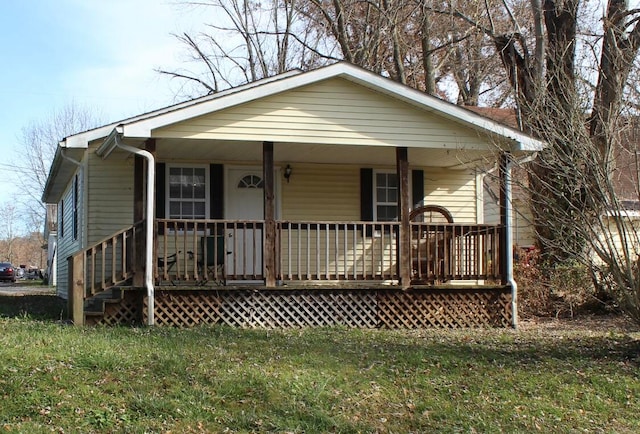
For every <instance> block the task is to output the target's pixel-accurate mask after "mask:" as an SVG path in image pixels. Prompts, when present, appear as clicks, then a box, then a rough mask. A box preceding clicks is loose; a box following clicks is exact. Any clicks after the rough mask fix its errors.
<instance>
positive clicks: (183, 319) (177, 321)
mask: <svg viewBox="0 0 640 434" xmlns="http://www.w3.org/2000/svg"><path fill="white" fill-rule="evenodd" d="M147 301H148V298H147V297H144V303H143V309H142V310H143V312H142V313H143V321H144V322H145V323H146V321H147V312H148V309H147V306H148V304H147ZM219 310H220V300H219V298H218V297H217V296H216V292H215V291H174V292H172V291H161V292H157V293H156V297H155V303H154V316H155V318H154V319H155V323H156V325H168V326H179V327H189V326H194V325H196V324H215V323H218V322H219V321H220V314H219Z"/></svg>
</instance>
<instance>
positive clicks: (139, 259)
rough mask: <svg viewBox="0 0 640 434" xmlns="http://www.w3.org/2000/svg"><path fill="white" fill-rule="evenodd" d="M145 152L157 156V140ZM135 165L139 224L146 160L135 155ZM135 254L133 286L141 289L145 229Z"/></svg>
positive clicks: (148, 143) (150, 221) (150, 220)
mask: <svg viewBox="0 0 640 434" xmlns="http://www.w3.org/2000/svg"><path fill="white" fill-rule="evenodd" d="M145 150H147V151H149V152H151V153H152V154H155V151H156V140H155V139H148V140H147V141H146V143H145ZM133 158H134V165H133V222H134V223H138V222H139V221H142V220H144V218H145V215H144V210H145V208H146V207H145V199H146V200H148V199H149V198H145V194H144V192H145V184H146V177H145V162H144V158H143V157H141V156H139V155H134V157H133ZM147 224H153V216H149V218H148V220H147ZM134 243H135V246H134V250H133V251H134V253H133V286H134V287H137V288H141V287H143V286H144V263H145V248H146V247H145V237H144V228H142V231H141V232H140V233H138V234H135V235H134Z"/></svg>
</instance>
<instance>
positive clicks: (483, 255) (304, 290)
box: [69, 142, 514, 327]
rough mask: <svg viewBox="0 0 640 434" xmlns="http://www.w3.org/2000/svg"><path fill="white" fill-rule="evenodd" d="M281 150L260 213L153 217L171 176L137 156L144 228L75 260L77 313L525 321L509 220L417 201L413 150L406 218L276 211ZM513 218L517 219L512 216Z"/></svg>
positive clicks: (164, 318)
mask: <svg viewBox="0 0 640 434" xmlns="http://www.w3.org/2000/svg"><path fill="white" fill-rule="evenodd" d="M273 147H274V145H273V144H272V143H269V142H266V143H263V144H262V148H263V165H262V172H261V173H260V178H261V180H260V182H261V184H260V186H259V188H256V190H257V191H258V192H259V193H260V204H261V207H262V209H263V210H264V215H263V216H260V217H263V218H260V219H237V218H236V219H225V218H215V219H185V218H158V217H156V218H154V219H153V220H148V219H146V218H145V217H146V215H147V214H146V213H148V212H149V210H150V209H157V206H153V207H152V206H150V204H149V202H148V201H147V200H146V198H147V197H152V198H155V197H157V194H152V193H150V192H149V188H148V187H149V185H153V186H154V187H155V188H156V189H157V188H158V185H159V184H158V181H156V182H155V183H152V184H149V182H150V181H149V177H148V168H149V167H157V166H158V165H157V164H156V165H154V166H151V165H149V163H147V164H146V165H145V164H144V161H143V159H142V158H139V157H136V158H135V160H136V161H135V165H134V172H135V174H134V185H133V190H134V198H136V199H135V203H134V210H135V213H136V214H135V215H134V217H135V219H136V221H137V223H136V224H134V225H132V226H131V227H129V228H126V229H124V230H122V231H120V232H118V233H116V234H114V235H113V236H110V237H107V238H105V239H103V240H101V241H99V242H97V243H95V244H94V245H93V246H91V247H89V248H87V249H85V250H84V251H82V252H80V253H79V254H77V255H75V256H74V257H73V258H72V260H71V261H70V264H69V265H70V270H71V272H70V273H71V276H72V278H71V279H70V281H71V282H73V285H72V287H71V288H70V294H71V297H70V300H71V304H72V309H71V311H72V312H73V316H74V322H75V323H77V324H83V323H87V322H88V323H95V322H97V323H105V324H120V323H123V322H124V323H130V322H146V323H154V324H167V325H180V326H183V325H192V324H198V323H201V322H222V323H226V324H229V325H235V326H260V327H262V326H271V327H280V326H291V325H295V326H305V325H306V326H313V325H331V324H341V325H344V324H346V325H350V326H360V327H371V326H376V327H379V326H385V327H391V326H394V327H399V326H402V327H422V326H460V325H462V326H483V325H484V326H486V325H490V326H507V325H509V323H512V317H513V301H514V297H513V293H512V289H513V288H512V286H511V285H510V281H509V276H508V271H509V268H508V259H509V258H507V255H506V253H507V252H509V251H510V250H511V249H510V248H509V247H508V245H509V243H510V241H509V237H508V225H506V224H499V225H488V224H477V223H456V222H455V221H454V218H453V216H452V215H451V213H450V212H449V211H448V209H447V208H446V207H444V206H441V205H421V204H418V206H413V205H412V201H411V200H410V199H409V196H410V194H412V193H416V192H417V191H418V190H419V189H418V188H413V189H410V188H409V179H410V178H413V181H414V182H417V181H418V177H417V176H415V173H414V172H415V171H413V172H412V171H410V170H409V164H408V150H407V149H406V148H397V149H396V164H395V175H396V178H397V179H398V186H397V189H398V197H397V203H396V204H395V206H396V207H397V210H398V211H397V212H398V216H399V218H397V221H364V220H350V221H346V220H345V221H339V220H335V221H332V220H323V221H317V220H284V219H281V218H275V216H276V214H278V213H279V212H278V208H279V206H278V204H277V195H276V194H275V192H276V191H281V190H282V189H281V188H280V189H278V188H277V187H276V186H277V181H276V178H275V176H274V175H272V174H276V173H278V171H277V170H276V168H275V167H276V164H275V163H274V161H273ZM501 162H502V164H500V170H499V174H500V179H501V180H502V183H503V186H504V188H503V189H504V191H505V192H507V193H508V192H509V185H508V184H509V182H508V181H509V177H508V174H509V169H508V167H509V154H508V153H503V154H502V159H501ZM297 167H299V166H297ZM212 171H213V169H212ZM240 173H245V172H240ZM363 173H364V172H362V171H361V174H363ZM410 174H411V175H410ZM289 175H291V174H289ZM251 176H254V175H251ZM283 176H284V175H283ZM294 181H295V180H292V182H294ZM285 182H286V181H285ZM145 189H146V193H145ZM410 191H411V192H412V193H410ZM420 195H422V196H424V193H423V192H419V195H418V196H420ZM502 200H503V204H502V205H503V206H501V209H504V210H506V209H508V206H507V204H508V194H505V195H503V198H502ZM165 208H166V207H165ZM145 210H147V211H146V212H145ZM280 213H281V211H280ZM502 220H503V223H504V222H506V221H508V220H507V213H506V212H504V216H503V219H502ZM149 232H150V236H149ZM105 294H106V295H105ZM114 294H115V295H114ZM105 297H106V300H101V299H102V298H105ZM93 299H97V300H98V302H97V304H98V305H100V306H101V308H100V309H101V312H97V314H96V315H95V318H94V319H89V317H90V316H92V315H93V312H92V311H91V309H89V308H88V307H87V305H88V303H87V301H88V300H93ZM87 315H89V316H87Z"/></svg>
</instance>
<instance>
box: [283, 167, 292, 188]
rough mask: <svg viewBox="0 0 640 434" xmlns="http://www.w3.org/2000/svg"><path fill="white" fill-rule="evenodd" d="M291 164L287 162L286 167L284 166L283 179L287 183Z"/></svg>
mask: <svg viewBox="0 0 640 434" xmlns="http://www.w3.org/2000/svg"><path fill="white" fill-rule="evenodd" d="M291 172H292V170H291V166H290V165H288V164H287V167H285V168H284V179H286V180H287V184H288V183H289V178H291Z"/></svg>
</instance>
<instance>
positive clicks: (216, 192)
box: [209, 164, 224, 219]
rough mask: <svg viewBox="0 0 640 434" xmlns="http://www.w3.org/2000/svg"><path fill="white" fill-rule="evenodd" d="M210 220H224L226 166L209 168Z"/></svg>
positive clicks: (218, 165) (220, 165)
mask: <svg viewBox="0 0 640 434" xmlns="http://www.w3.org/2000/svg"><path fill="white" fill-rule="evenodd" d="M209 201H210V208H209V218H212V219H223V218H224V165H222V164H212V165H210V166H209Z"/></svg>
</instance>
